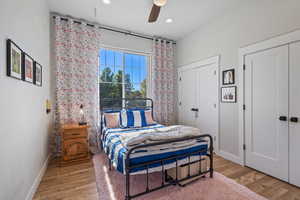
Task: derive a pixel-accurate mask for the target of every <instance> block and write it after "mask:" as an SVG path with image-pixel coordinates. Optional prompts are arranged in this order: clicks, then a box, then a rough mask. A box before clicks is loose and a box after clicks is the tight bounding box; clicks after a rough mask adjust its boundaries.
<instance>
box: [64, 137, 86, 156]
mask: <svg viewBox="0 0 300 200" xmlns="http://www.w3.org/2000/svg"><path fill="white" fill-rule="evenodd" d="M63 149H64V152H63V160H65V161H66V160H73V159H79V158H82V157H87V156H88V144H87V140H86V138H76V139H68V140H65V141H64V143H63Z"/></svg>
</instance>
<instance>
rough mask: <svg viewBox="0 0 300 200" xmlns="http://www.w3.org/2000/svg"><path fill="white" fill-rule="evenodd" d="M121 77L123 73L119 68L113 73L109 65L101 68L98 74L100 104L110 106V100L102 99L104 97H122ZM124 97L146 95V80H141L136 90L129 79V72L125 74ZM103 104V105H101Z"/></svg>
mask: <svg viewBox="0 0 300 200" xmlns="http://www.w3.org/2000/svg"><path fill="white" fill-rule="evenodd" d="M122 77H123V73H122V71H121V70H119V71H118V72H117V73H116V74H114V73H113V72H112V71H111V69H110V68H109V67H106V68H104V69H103V71H102V74H101V76H100V100H101V104H102V106H105V107H110V106H113V105H110V104H111V103H110V102H107V101H103V100H104V99H105V98H117V99H121V98H122V91H123V88H122V85H123V84H122V82H123V81H122ZM124 79H125V80H124V82H125V97H126V98H137V97H146V91H147V81H146V79H145V80H143V82H142V83H141V88H140V90H136V89H135V88H134V87H133V84H132V82H131V79H130V74H125V76H124ZM103 104H104V105H103Z"/></svg>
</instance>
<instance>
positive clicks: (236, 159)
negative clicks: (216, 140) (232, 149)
mask: <svg viewBox="0 0 300 200" xmlns="http://www.w3.org/2000/svg"><path fill="white" fill-rule="evenodd" d="M217 155H219V156H221V157H223V158H225V159H226V160H230V161H232V162H234V163H236V164H239V165H243V162H242V161H241V158H240V157H238V156H236V155H234V154H232V153H228V152H226V151H222V150H221V151H219V152H218V153H217Z"/></svg>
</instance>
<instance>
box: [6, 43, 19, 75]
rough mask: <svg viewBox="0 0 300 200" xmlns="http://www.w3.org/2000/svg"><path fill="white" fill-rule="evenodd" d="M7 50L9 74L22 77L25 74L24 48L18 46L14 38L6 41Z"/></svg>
mask: <svg viewBox="0 0 300 200" xmlns="http://www.w3.org/2000/svg"><path fill="white" fill-rule="evenodd" d="M6 51H7V76H9V77H12V78H16V79H20V80H21V79H22V74H23V68H22V66H23V64H22V62H23V59H22V49H21V48H20V47H18V46H17V45H16V44H15V43H14V42H13V41H12V40H10V39H8V40H7V41H6Z"/></svg>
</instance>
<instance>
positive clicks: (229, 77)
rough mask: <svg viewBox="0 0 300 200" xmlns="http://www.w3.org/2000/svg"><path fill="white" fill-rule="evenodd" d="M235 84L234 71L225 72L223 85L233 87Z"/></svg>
mask: <svg viewBox="0 0 300 200" xmlns="http://www.w3.org/2000/svg"><path fill="white" fill-rule="evenodd" d="M234 83H235V78H234V69H230V70H225V71H223V85H231V84H234Z"/></svg>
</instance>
